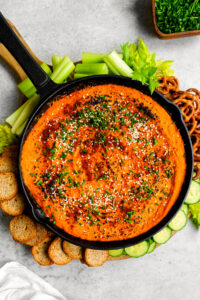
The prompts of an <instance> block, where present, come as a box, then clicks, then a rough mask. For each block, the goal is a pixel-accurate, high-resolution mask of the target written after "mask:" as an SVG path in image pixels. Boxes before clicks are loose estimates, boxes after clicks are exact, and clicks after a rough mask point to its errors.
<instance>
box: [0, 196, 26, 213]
mask: <svg viewBox="0 0 200 300" xmlns="http://www.w3.org/2000/svg"><path fill="white" fill-rule="evenodd" d="M0 207H1V209H2V210H3V211H4V212H5V213H6V214H8V215H11V216H18V215H21V214H22V213H23V211H24V209H25V199H24V196H23V195H22V194H18V195H17V196H16V197H14V198H12V199H10V200H7V201H1V202H0Z"/></svg>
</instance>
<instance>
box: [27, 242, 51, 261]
mask: <svg viewBox="0 0 200 300" xmlns="http://www.w3.org/2000/svg"><path fill="white" fill-rule="evenodd" d="M51 242H52V239H51V238H50V237H47V238H45V239H44V241H42V242H41V243H39V244H38V245H36V246H33V247H32V255H33V258H34V259H35V261H36V262H37V263H38V264H40V265H41V266H50V265H53V261H52V260H51V259H50V258H49V256H48V249H49V246H50V244H51Z"/></svg>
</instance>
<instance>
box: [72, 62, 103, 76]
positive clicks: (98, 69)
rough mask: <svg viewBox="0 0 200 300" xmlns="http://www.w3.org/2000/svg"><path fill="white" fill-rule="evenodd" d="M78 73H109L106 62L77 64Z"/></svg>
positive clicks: (76, 70)
mask: <svg viewBox="0 0 200 300" xmlns="http://www.w3.org/2000/svg"><path fill="white" fill-rule="evenodd" d="M75 72H76V73H81V74H97V75H98V74H108V67H107V65H106V64H105V63H96V64H77V65H76V68H75Z"/></svg>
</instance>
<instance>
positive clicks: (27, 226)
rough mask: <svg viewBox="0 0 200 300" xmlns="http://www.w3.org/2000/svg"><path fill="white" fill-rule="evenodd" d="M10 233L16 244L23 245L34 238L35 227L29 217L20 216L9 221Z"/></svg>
mask: <svg viewBox="0 0 200 300" xmlns="http://www.w3.org/2000/svg"><path fill="white" fill-rule="evenodd" d="M10 233H11V235H12V237H13V239H14V240H15V241H16V242H18V243H24V242H27V241H30V240H32V239H33V238H34V237H35V236H36V233H37V227H36V224H35V223H34V221H33V220H32V219H31V218H30V217H28V216H26V215H20V216H16V217H14V218H12V220H11V221H10Z"/></svg>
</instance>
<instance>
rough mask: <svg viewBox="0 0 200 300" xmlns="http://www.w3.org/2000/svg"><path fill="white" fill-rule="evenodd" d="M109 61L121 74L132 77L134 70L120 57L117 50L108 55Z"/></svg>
mask: <svg viewBox="0 0 200 300" xmlns="http://www.w3.org/2000/svg"><path fill="white" fill-rule="evenodd" d="M107 60H108V62H109V63H110V64H111V65H112V66H113V67H114V68H115V69H116V70H117V71H118V72H119V74H120V75H123V76H127V77H132V75H133V70H132V69H131V68H130V67H129V66H128V65H127V64H126V63H125V62H124V61H123V60H122V59H121V58H120V57H119V55H118V54H117V52H116V51H114V50H113V51H112V52H111V53H110V54H108V55H107Z"/></svg>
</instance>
